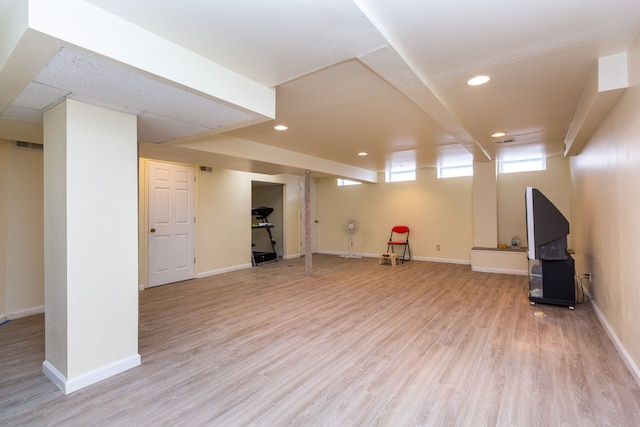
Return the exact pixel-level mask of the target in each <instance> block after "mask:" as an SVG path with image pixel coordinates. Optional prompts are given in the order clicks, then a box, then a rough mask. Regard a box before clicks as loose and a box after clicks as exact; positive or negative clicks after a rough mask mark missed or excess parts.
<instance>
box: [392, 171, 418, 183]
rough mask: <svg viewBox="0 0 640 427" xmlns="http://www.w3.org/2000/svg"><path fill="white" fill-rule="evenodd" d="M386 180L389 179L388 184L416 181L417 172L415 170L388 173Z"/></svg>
mask: <svg viewBox="0 0 640 427" xmlns="http://www.w3.org/2000/svg"><path fill="white" fill-rule="evenodd" d="M386 179H387V182H402V181H415V180H416V171H415V169H414V170H404V171H396V172H387V176H386Z"/></svg>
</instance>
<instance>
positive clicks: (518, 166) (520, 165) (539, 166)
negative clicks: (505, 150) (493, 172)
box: [500, 157, 547, 173]
mask: <svg viewBox="0 0 640 427" xmlns="http://www.w3.org/2000/svg"><path fill="white" fill-rule="evenodd" d="M546 160H547V159H546V158H544V157H542V158H539V159H526V160H507V161H502V162H500V173H514V172H530V171H543V170H546V169H547V161H546Z"/></svg>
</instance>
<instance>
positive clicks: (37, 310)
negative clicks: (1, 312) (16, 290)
mask: <svg viewBox="0 0 640 427" xmlns="http://www.w3.org/2000/svg"><path fill="white" fill-rule="evenodd" d="M42 313H44V305H41V306H39V307H31V308H26V309H24V310H19V311H14V312H13V313H7V314H6V320H14V319H20V318H21V317H28V316H33V315H34V314H42ZM0 319H2V317H0Z"/></svg>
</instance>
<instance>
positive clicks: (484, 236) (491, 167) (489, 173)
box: [473, 161, 524, 248]
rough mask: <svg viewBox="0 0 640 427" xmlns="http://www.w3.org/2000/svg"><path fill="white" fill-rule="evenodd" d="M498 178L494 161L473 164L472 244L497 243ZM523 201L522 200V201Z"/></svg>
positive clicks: (479, 245)
mask: <svg viewBox="0 0 640 427" xmlns="http://www.w3.org/2000/svg"><path fill="white" fill-rule="evenodd" d="M497 188H498V179H497V175H496V162H495V161H491V162H485V163H474V164H473V246H475V247H486V248H495V247H497V245H498V189H497ZM523 203H524V202H523Z"/></svg>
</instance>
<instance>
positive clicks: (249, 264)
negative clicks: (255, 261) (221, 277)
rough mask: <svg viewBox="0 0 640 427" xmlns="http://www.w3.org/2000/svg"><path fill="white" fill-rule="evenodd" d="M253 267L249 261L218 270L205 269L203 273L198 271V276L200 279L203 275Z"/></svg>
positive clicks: (207, 275)
mask: <svg viewBox="0 0 640 427" xmlns="http://www.w3.org/2000/svg"><path fill="white" fill-rule="evenodd" d="M251 267H252V265H251V263H247V264H240V265H234V266H232V267H225V268H219V269H217V270H211V271H203V272H202V273H198V275H197V276H196V278H198V279H199V278H202V277H209V276H216V275H218V274H224V273H229V272H232V271H238V270H244V269H245V268H251Z"/></svg>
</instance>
